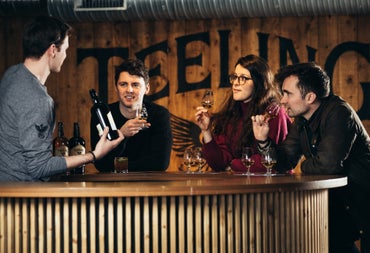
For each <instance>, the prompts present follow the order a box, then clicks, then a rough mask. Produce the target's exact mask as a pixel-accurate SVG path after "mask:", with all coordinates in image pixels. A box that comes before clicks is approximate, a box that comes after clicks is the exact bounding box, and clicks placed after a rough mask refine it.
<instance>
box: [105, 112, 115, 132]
mask: <svg viewBox="0 0 370 253" xmlns="http://www.w3.org/2000/svg"><path fill="white" fill-rule="evenodd" d="M107 117H108V120H109V123H110V125H111V127H112V129H110V130H113V131H114V130H117V126H116V123H115V122H114V119H113V116H112V113H111V112H109V113H108V114H107Z"/></svg>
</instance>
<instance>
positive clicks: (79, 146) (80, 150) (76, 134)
mask: <svg viewBox="0 0 370 253" xmlns="http://www.w3.org/2000/svg"><path fill="white" fill-rule="evenodd" d="M85 147H86V145H85V140H84V138H82V137H81V135H80V126H79V124H78V122H74V123H73V137H72V138H71V139H70V140H69V154H70V155H83V154H85V153H86V148H85ZM72 173H76V174H84V173H85V165H82V166H80V167H77V168H75V169H73V170H72Z"/></svg>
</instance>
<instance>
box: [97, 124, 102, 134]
mask: <svg viewBox="0 0 370 253" xmlns="http://www.w3.org/2000/svg"><path fill="white" fill-rule="evenodd" d="M96 129H97V130H98V134H99V136H102V135H103V128H102V127H101V125H100V124H97V125H96Z"/></svg>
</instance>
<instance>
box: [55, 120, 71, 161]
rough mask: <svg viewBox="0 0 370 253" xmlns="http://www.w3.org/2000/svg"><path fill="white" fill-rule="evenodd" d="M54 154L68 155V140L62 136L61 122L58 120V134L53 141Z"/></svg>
mask: <svg viewBox="0 0 370 253" xmlns="http://www.w3.org/2000/svg"><path fill="white" fill-rule="evenodd" d="M53 150H54V151H53V153H54V156H68V155H69V142H68V139H67V138H66V137H65V136H64V130H63V122H58V136H57V137H56V138H54V141H53Z"/></svg>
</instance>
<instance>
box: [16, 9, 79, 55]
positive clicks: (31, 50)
mask: <svg viewBox="0 0 370 253" xmlns="http://www.w3.org/2000/svg"><path fill="white" fill-rule="evenodd" d="M71 31H72V28H71V26H69V25H68V24H66V23H64V22H62V21H60V20H59V19H57V18H54V17H48V16H39V17H37V18H36V19H35V20H33V21H32V22H31V23H29V24H27V25H26V26H25V29H24V32H23V41H22V43H23V56H24V58H28V57H34V58H37V59H39V58H41V56H42V55H43V54H44V53H45V51H46V50H47V49H48V48H49V47H50V46H51V45H52V44H54V45H55V46H56V48H57V49H58V50H59V49H60V47H61V45H62V44H63V42H64V39H65V38H66V37H67V36H69V35H70V34H71Z"/></svg>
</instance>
